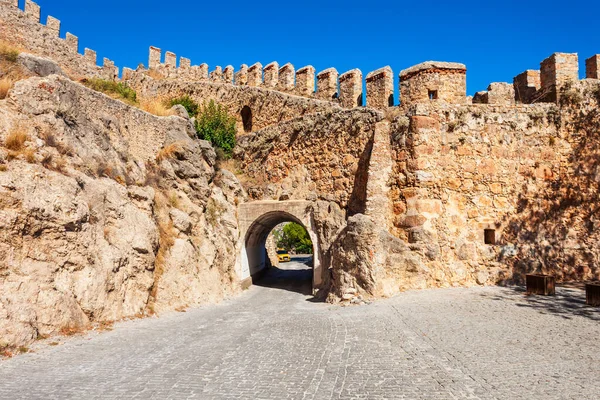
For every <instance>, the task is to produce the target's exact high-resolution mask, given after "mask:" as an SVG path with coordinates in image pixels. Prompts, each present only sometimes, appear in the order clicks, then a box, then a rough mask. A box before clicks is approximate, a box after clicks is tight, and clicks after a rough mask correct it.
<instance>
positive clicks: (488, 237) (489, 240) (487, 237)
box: [483, 229, 496, 244]
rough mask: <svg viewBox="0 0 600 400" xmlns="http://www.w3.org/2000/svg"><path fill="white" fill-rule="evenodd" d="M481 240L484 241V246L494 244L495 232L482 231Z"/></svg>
mask: <svg viewBox="0 0 600 400" xmlns="http://www.w3.org/2000/svg"><path fill="white" fill-rule="evenodd" d="M483 240H484V241H485V244H496V230H495V229H484V231H483Z"/></svg>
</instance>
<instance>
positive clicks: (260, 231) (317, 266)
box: [237, 200, 322, 290]
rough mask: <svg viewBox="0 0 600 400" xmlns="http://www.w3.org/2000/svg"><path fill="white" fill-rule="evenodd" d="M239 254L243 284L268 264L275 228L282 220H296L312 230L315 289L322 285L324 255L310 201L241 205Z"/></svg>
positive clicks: (309, 231)
mask: <svg viewBox="0 0 600 400" xmlns="http://www.w3.org/2000/svg"><path fill="white" fill-rule="evenodd" d="M238 219H239V221H240V239H239V244H238V248H239V253H238V262H237V272H238V276H239V278H240V281H241V282H242V286H243V287H247V286H249V285H251V284H252V281H253V278H255V277H256V276H257V275H258V274H260V273H261V272H262V271H263V270H264V268H265V267H266V265H267V264H266V250H265V243H266V240H267V237H268V235H269V233H270V232H271V230H272V229H273V228H275V226H277V225H279V224H280V223H282V222H288V221H291V222H296V223H298V224H300V225H302V226H303V227H304V228H305V229H306V231H307V232H308V234H309V236H310V239H311V240H312V242H313V290H317V289H319V288H320V287H321V284H322V265H321V260H322V256H321V253H320V247H319V240H318V235H317V232H316V229H315V224H314V218H313V209H312V207H311V203H310V202H309V201H302V200H290V201H255V202H252V203H244V204H240V206H239V209H238Z"/></svg>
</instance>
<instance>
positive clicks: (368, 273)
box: [329, 214, 429, 301]
mask: <svg viewBox="0 0 600 400" xmlns="http://www.w3.org/2000/svg"><path fill="white" fill-rule="evenodd" d="M330 253H331V271H332V284H331V288H332V291H331V293H330V296H329V300H331V301H335V300H337V299H342V300H350V299H352V298H354V297H355V296H361V297H363V298H377V297H388V296H391V295H393V294H396V293H398V292H399V291H402V290H407V289H415V288H425V287H426V283H427V278H428V275H429V270H428V269H427V267H426V266H425V264H424V263H423V261H422V259H421V256H420V254H419V253H418V252H415V251H413V250H412V249H411V248H410V247H409V246H408V245H407V244H406V243H405V242H404V241H402V240H400V239H398V238H396V237H394V236H392V235H391V234H390V233H389V232H388V231H387V230H386V229H382V228H381V227H380V226H377V225H376V224H375V223H374V222H373V220H372V219H371V218H370V217H368V216H366V215H363V214H356V215H354V216H352V217H350V218H348V221H347V225H346V226H345V227H344V229H343V230H342V231H341V232H340V233H339V235H338V236H337V238H336V240H335V242H334V243H333V244H332V245H331V250H330Z"/></svg>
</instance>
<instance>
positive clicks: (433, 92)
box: [428, 90, 438, 100]
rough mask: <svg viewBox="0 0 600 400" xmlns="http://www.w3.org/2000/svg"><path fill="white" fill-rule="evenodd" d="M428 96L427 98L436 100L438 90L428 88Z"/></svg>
mask: <svg viewBox="0 0 600 400" xmlns="http://www.w3.org/2000/svg"><path fill="white" fill-rule="evenodd" d="M428 96H429V100H437V98H438V91H437V90H430V91H429V92H428Z"/></svg>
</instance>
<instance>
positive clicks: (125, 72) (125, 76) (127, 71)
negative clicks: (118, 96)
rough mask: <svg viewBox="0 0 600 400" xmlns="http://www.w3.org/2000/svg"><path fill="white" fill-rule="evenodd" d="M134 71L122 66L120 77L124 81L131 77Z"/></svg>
mask: <svg viewBox="0 0 600 400" xmlns="http://www.w3.org/2000/svg"><path fill="white" fill-rule="evenodd" d="M134 73H135V71H134V70H132V69H131V68H127V67H124V68H123V76H122V77H121V78H122V80H124V81H128V80H130V79H131V78H133V75H134Z"/></svg>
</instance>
